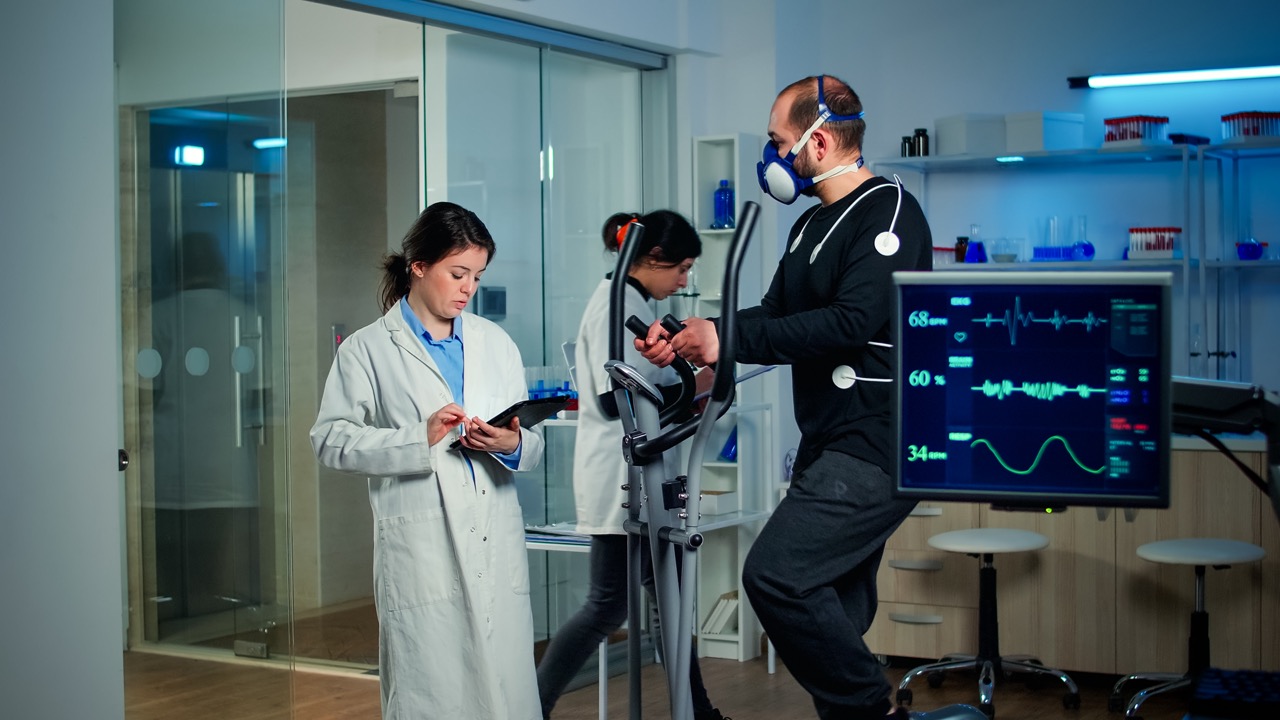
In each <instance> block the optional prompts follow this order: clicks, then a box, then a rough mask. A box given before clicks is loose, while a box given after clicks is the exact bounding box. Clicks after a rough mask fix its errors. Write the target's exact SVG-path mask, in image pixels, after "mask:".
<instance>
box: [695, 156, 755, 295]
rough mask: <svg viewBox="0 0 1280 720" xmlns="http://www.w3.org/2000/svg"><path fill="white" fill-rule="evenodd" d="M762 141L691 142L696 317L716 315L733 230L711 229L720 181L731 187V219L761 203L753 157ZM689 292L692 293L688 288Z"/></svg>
mask: <svg viewBox="0 0 1280 720" xmlns="http://www.w3.org/2000/svg"><path fill="white" fill-rule="evenodd" d="M760 143H761V141H760V140H759V139H758V138H757V137H755V136H753V135H745V134H741V133H738V134H733V135H707V136H703V137H696V138H694V139H693V214H692V216H691V217H690V221H691V222H693V226H694V228H696V229H697V231H698V236H699V237H700V238H701V239H702V257H700V258H698V262H697V264H696V265H695V268H696V270H697V275H698V278H697V279H698V283H697V285H698V287H697V288H696V290H695V292H696V293H697V295H696V298H695V299H696V302H695V304H694V308H695V312H696V314H718V313H719V311H720V281H721V280H722V278H723V277H724V264H725V261H726V259H727V257H728V251H729V243H730V241H731V240H732V239H733V232H734V230H733V228H728V229H716V228H712V227H711V221H712V219H714V217H715V205H714V200H713V198H714V194H715V190H716V188H717V187H719V186H720V181H721V180H728V181H730V182H731V183H733V193H734V196H733V199H734V215H735V219H736V216H737V214H738V212H740V211H741V209H742V203H744V202H746V201H747V200H754V201H755V202H760V189H759V185H758V183H757V182H756V178H755V163H756V155H757V154H758V153H759V151H760V148H761V147H762V146H761V144H760ZM691 290H694V289H693V288H691Z"/></svg>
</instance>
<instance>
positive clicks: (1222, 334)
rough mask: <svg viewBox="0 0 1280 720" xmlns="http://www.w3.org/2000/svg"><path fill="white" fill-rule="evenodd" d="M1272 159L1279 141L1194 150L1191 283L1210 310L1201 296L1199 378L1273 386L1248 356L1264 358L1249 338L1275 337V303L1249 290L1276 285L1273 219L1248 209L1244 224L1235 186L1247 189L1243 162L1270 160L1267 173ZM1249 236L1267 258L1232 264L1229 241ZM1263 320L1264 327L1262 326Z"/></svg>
mask: <svg viewBox="0 0 1280 720" xmlns="http://www.w3.org/2000/svg"><path fill="white" fill-rule="evenodd" d="M1277 160H1280V138H1255V139H1252V140H1250V141H1247V142H1231V143H1225V142H1224V143H1221V144H1215V145H1201V146H1200V147H1198V148H1196V166H1197V171H1198V176H1199V195H1200V221H1201V227H1200V232H1199V233H1198V238H1199V240H1200V246H1199V248H1198V256H1199V257H1201V258H1204V261H1203V262H1202V263H1201V264H1200V267H1199V283H1200V287H1202V288H1205V289H1206V293H1208V292H1209V289H1210V288H1212V291H1213V295H1214V297H1213V299H1214V300H1215V302H1214V303H1212V305H1213V307H1212V308H1211V307H1210V306H1211V303H1210V302H1209V301H1208V298H1206V301H1205V302H1204V303H1202V304H1201V306H1200V308H1199V311H1200V316H1199V318H1198V322H1200V323H1201V326H1202V327H1204V328H1205V329H1206V337H1210V335H1209V333H1210V331H1212V333H1213V335H1212V340H1209V341H1208V342H1207V347H1206V350H1207V351H1208V352H1209V353H1210V355H1209V356H1207V357H1206V358H1205V366H1206V367H1205V372H1204V373H1203V374H1205V375H1210V374H1212V375H1213V376H1215V377H1218V378H1220V379H1225V380H1242V381H1247V382H1263V383H1264V384H1265V385H1266V386H1268V387H1271V388H1272V389H1274V387H1275V385H1276V383H1277V382H1280V377H1277V375H1276V374H1275V373H1272V374H1271V376H1270V377H1265V376H1263V371H1265V368H1260V367H1256V364H1254V363H1251V362H1250V359H1251V358H1256V357H1258V356H1259V355H1270V354H1272V353H1270V352H1267V348H1265V347H1258V348H1257V349H1256V350H1255V346H1257V343H1258V341H1259V340H1260V338H1258V337H1256V336H1257V335H1258V334H1259V333H1269V334H1270V336H1271V337H1272V338H1274V337H1275V333H1274V330H1271V328H1273V327H1274V322H1273V319H1274V317H1275V314H1276V313H1277V312H1280V305H1278V304H1277V302H1276V297H1275V295H1274V294H1273V296H1272V297H1271V298H1270V303H1269V304H1268V303H1267V300H1266V299H1260V298H1258V297H1257V295H1256V294H1255V293H1253V292H1251V290H1252V289H1255V288H1256V287H1257V286H1258V283H1271V284H1274V283H1275V282H1276V281H1277V275H1276V274H1277V272H1278V271H1280V259H1276V258H1277V257H1278V254H1277V250H1278V249H1280V248H1278V247H1277V246H1280V221H1278V220H1277V219H1276V216H1275V213H1274V211H1273V213H1272V215H1271V216H1270V217H1269V218H1265V219H1263V220H1261V221H1260V220H1259V219H1258V217H1257V213H1256V212H1253V213H1251V215H1252V218H1251V222H1249V223H1246V222H1245V221H1244V219H1243V218H1244V217H1245V211H1246V208H1245V207H1244V201H1243V195H1244V192H1243V191H1242V188H1245V187H1246V186H1247V181H1246V180H1242V178H1241V169H1242V166H1244V165H1246V164H1250V165H1257V164H1258V163H1265V162H1270V163H1271V167H1273V168H1275V167H1276V165H1275V163H1276V161H1277ZM1209 163H1212V164H1213V167H1214V169H1215V170H1216V179H1217V180H1218V182H1217V186H1216V189H1217V191H1218V198H1217V199H1218V202H1217V206H1218V208H1219V217H1218V222H1217V224H1216V227H1214V226H1213V225H1210V224H1209V222H1208V215H1209V213H1207V212H1206V205H1207V198H1208V196H1209V192H1210V189H1211V188H1210V186H1209V176H1210V175H1209V172H1208V171H1207V165H1208V164H1209ZM1272 195H1273V196H1274V193H1272ZM1251 209H1252V210H1256V208H1251ZM1246 225H1247V226H1248V227H1246ZM1249 236H1253V237H1256V238H1257V239H1258V240H1260V241H1264V242H1268V243H1269V247H1268V248H1267V250H1268V251H1270V252H1269V254H1267V255H1264V257H1263V258H1262V259H1259V260H1240V259H1238V257H1237V255H1236V252H1235V243H1237V242H1240V241H1243V240H1244V239H1245V238H1246V237H1249ZM1260 276H1261V277H1260ZM1260 300H1261V302H1262V303H1263V304H1264V307H1263V308H1259V309H1258V310H1257V311H1256V312H1253V313H1247V312H1246V305H1247V304H1249V303H1250V302H1259V301H1260ZM1211 311H1212V313H1211ZM1211 314H1212V316H1213V317H1212V318H1211ZM1250 315H1251V316H1252V317H1253V320H1252V323H1251V326H1249V327H1248V328H1246V327H1244V326H1243V324H1242V322H1243V321H1242V318H1246V317H1249V316H1250ZM1260 319H1261V322H1260ZM1268 320H1272V322H1267V321H1268Z"/></svg>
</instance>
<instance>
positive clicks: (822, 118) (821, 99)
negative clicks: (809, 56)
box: [787, 75, 866, 159]
mask: <svg viewBox="0 0 1280 720" xmlns="http://www.w3.org/2000/svg"><path fill="white" fill-rule="evenodd" d="M823 77H824V76H822V75H819V76H818V118H817V119H816V120H814V121H813V124H812V125H810V126H809V129H808V130H805V131H804V134H803V135H801V136H800V139H799V140H797V141H796V144H795V145H793V146H792V147H791V152H789V153H787V158H788V159H795V156H796V154H797V153H799V152H800V150H801V149H803V148H804V145H805V143H807V142H809V138H811V137H813V133H814V131H815V130H817V129H818V128H820V127H822V124H823V123H825V122H842V121H844V120H861V119H862V117H863V116H864V115H865V114H866V113H865V112H856V113H854V114H852V115H837V114H835V113H833V112H831V108H830V107H828V106H827V94H826V92H824V91H823V88H822V78H823Z"/></svg>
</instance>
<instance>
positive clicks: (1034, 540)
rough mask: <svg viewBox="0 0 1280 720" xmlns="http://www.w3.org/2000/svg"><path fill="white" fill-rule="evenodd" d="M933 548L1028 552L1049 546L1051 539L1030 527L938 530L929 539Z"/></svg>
mask: <svg viewBox="0 0 1280 720" xmlns="http://www.w3.org/2000/svg"><path fill="white" fill-rule="evenodd" d="M929 547H932V548H937V549H939V550H946V551H947V552H954V553H964V554H966V555H988V554H992V553H1010V552H1027V551H1030V550H1043V549H1045V548H1047V547H1049V538H1047V537H1045V536H1044V535H1041V534H1040V533H1038V532H1031V531H1030V530H1011V529H1009V528H973V529H972V530H952V531H951V532H944V533H938V534H937V535H934V536H933V537H931V538H929Z"/></svg>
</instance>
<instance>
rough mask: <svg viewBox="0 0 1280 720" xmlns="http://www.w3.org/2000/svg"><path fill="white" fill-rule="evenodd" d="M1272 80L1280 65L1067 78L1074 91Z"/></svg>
mask: <svg viewBox="0 0 1280 720" xmlns="http://www.w3.org/2000/svg"><path fill="white" fill-rule="evenodd" d="M1270 77H1280V65H1266V66H1259V67H1243V68H1223V69H1219V70H1175V71H1171V72H1148V73H1127V74H1123V75H1085V76H1082V77H1069V78H1067V86H1068V87H1071V88H1110V87H1130V86H1133V85H1167V84H1170V83H1189V82H1210V81H1213V80H1254V79H1257V78H1270Z"/></svg>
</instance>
